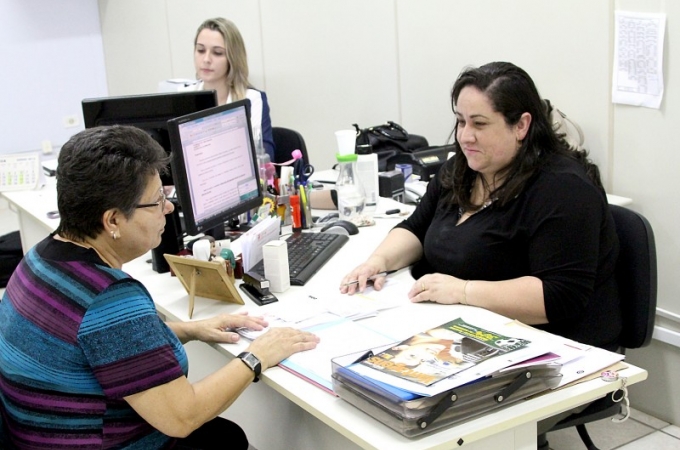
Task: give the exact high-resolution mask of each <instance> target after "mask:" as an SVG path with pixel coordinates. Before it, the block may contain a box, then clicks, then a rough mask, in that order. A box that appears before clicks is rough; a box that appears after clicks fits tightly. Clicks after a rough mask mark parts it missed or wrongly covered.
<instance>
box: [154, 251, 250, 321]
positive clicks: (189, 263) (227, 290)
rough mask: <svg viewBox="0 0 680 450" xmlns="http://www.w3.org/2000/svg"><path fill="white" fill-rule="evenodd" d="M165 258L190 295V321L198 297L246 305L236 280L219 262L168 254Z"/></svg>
mask: <svg viewBox="0 0 680 450" xmlns="http://www.w3.org/2000/svg"><path fill="white" fill-rule="evenodd" d="M163 256H164V257H165V260H166V261H167V262H168V264H170V268H171V269H172V271H173V272H174V274H175V276H177V278H178V279H179V281H180V282H181V283H182V285H183V286H184V289H186V291H187V293H188V294H189V318H190V319H191V316H193V314H194V299H195V297H196V296H197V295H198V296H200V297H206V298H212V299H214V300H222V301H224V302H228V303H236V304H239V305H243V304H244V302H243V299H242V298H241V296H240V295H239V293H238V292H237V291H236V286H234V280H232V279H231V278H230V277H229V275H227V271H226V269H225V267H224V264H222V263H220V262H217V261H202V260H200V259H195V258H183V257H181V256H176V255H170V254H167V253H166V254H164V255H163Z"/></svg>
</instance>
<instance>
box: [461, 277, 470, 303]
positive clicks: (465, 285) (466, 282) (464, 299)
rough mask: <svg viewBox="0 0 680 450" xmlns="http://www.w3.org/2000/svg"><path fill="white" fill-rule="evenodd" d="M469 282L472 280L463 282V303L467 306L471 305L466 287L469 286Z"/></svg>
mask: <svg viewBox="0 0 680 450" xmlns="http://www.w3.org/2000/svg"><path fill="white" fill-rule="evenodd" d="M469 282H470V280H465V283H463V301H462V302H461V303H462V304H463V305H466V306H470V304H469V303H468V302H467V294H466V293H465V288H467V284H468V283H469Z"/></svg>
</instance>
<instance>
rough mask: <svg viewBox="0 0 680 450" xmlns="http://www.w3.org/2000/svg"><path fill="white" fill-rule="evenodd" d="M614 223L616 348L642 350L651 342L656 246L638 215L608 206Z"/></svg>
mask: <svg viewBox="0 0 680 450" xmlns="http://www.w3.org/2000/svg"><path fill="white" fill-rule="evenodd" d="M609 209H610V210H611V212H612V215H613V216H614V222H615V223H616V234H617V235H618V237H619V245H620V253H619V259H618V261H617V262H616V280H617V283H618V287H619V296H620V299H621V311H622V316H623V328H622V332H621V336H620V337H619V345H620V346H621V347H623V348H639V347H644V346H646V345H647V344H649V342H650V341H651V339H652V334H653V332H654V319H655V317H656V290H657V272H656V244H655V242H654V232H653V231H652V227H651V225H650V224H649V222H648V221H647V219H646V218H645V217H644V216H642V215H641V214H639V213H637V212H635V211H633V210H631V209H628V208H624V207H621V206H617V205H609Z"/></svg>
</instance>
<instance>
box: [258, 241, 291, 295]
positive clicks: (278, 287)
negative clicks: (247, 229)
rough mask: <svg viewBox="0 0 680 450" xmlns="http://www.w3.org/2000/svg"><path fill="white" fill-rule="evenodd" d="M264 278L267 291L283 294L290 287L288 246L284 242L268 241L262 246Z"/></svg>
mask: <svg viewBox="0 0 680 450" xmlns="http://www.w3.org/2000/svg"><path fill="white" fill-rule="evenodd" d="M262 259H263V260H264V277H265V278H266V279H267V280H269V290H271V291H272V292H275V293H280V292H285V291H287V290H288V288H289V287H290V269H289V267H288V244H287V243H286V241H269V242H267V243H266V244H264V245H263V246H262Z"/></svg>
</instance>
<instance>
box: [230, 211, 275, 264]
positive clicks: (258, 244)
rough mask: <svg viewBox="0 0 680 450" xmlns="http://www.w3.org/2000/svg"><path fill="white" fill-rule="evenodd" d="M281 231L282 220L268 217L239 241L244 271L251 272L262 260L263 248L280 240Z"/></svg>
mask: <svg viewBox="0 0 680 450" xmlns="http://www.w3.org/2000/svg"><path fill="white" fill-rule="evenodd" d="M280 231H281V219H280V218H279V217H278V216H277V217H267V218H266V219H264V220H262V221H261V222H260V223H258V224H257V225H255V226H254V227H253V228H251V229H250V230H248V231H247V232H246V233H245V234H244V235H243V236H241V237H240V238H239V239H238V241H239V244H240V247H241V255H242V257H243V270H244V271H246V272H247V271H249V270H250V269H252V267H253V266H254V265H255V264H257V263H258V262H260V260H261V259H262V246H264V244H266V243H267V242H269V241H275V240H277V239H278V238H279V233H280Z"/></svg>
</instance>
